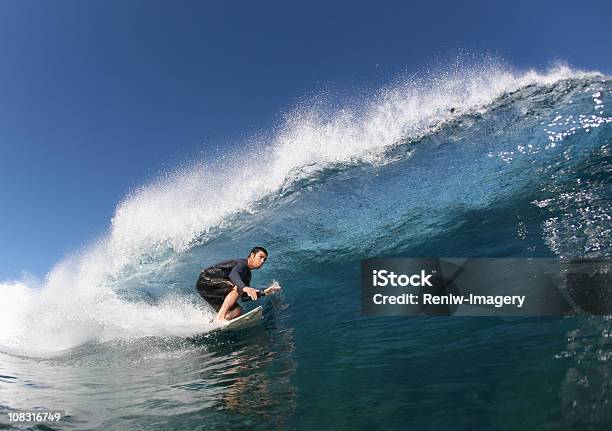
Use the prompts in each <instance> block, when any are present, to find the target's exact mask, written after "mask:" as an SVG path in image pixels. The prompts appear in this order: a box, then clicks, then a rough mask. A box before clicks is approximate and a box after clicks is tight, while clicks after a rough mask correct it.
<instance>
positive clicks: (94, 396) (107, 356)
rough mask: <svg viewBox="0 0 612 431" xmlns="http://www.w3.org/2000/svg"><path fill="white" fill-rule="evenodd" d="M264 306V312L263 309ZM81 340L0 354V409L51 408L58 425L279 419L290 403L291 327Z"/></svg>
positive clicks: (173, 425) (182, 425)
mask: <svg viewBox="0 0 612 431" xmlns="http://www.w3.org/2000/svg"><path fill="white" fill-rule="evenodd" d="M268 314H270V313H268ZM270 318H271V316H269V317H267V319H268V326H267V327H265V328H264V327H258V328H253V329H252V330H249V331H244V332H242V333H237V334H217V335H211V336H210V335H209V336H206V335H204V336H199V337H194V338H191V339H180V338H158V337H155V338H145V339H139V340H134V341H131V342H121V343H107V344H89V345H85V346H81V347H79V348H77V349H73V350H71V351H69V352H66V353H65V354H63V355H61V356H58V357H55V358H46V359H35V358H24V357H17V356H11V355H7V354H4V353H0V375H1V376H2V377H0V414H1V415H2V416H1V417H2V418H3V419H2V420H0V423H2V422H3V421H4V418H5V417H6V413H7V412H9V411H12V410H13V409H24V410H25V409H59V410H64V411H65V412H66V414H67V415H69V417H68V418H67V419H66V420H65V421H64V422H63V423H62V425H61V428H62V429H95V428H106V429H108V428H125V427H128V428H130V429H145V428H147V427H150V426H152V425H155V426H163V427H164V428H165V429H197V428H201V426H202V425H203V424H206V425H207V426H211V427H212V426H221V427H222V428H227V427H230V426H233V425H240V424H243V425H244V424H249V425H250V426H255V427H256V428H259V427H261V428H263V427H269V425H270V424H273V425H274V426H282V425H283V423H284V422H285V421H286V420H287V418H288V417H289V416H290V415H291V414H292V413H293V410H294V408H295V397H296V390H295V388H294V387H293V386H292V384H291V381H290V379H291V376H292V375H293V373H294V371H295V368H296V365H295V362H294V361H293V358H292V352H293V350H294V345H293V334H292V332H293V331H292V329H287V328H285V329H282V328H280V327H278V326H277V322H274V321H272V322H270Z"/></svg>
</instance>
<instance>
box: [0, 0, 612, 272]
mask: <svg viewBox="0 0 612 431" xmlns="http://www.w3.org/2000/svg"><path fill="white" fill-rule="evenodd" d="M413 3H416V2H407V1H401V2H400V1H397V2H385V1H370V2H363V3H360V2H355V1H330V0H328V1H324V2H319V1H311V0H309V1H302V2H290V1H286V0H285V1H261V2H259V1H244V2H233V1H225V2H222V1H219V2H214V3H213V2H204V1H164V2H158V1H150V0H148V1H125V0H122V1H109V0H107V1H89V0H88V1H81V0H76V1H53V0H49V1H23V0H19V1H7V0H3V1H0V62H1V63H0V202H1V205H2V206H1V213H0V214H1V216H0V217H1V218H0V280H6V279H9V278H18V277H19V276H20V272H21V271H22V270H26V271H28V272H30V273H33V274H36V275H38V276H41V275H44V274H45V273H46V271H47V270H48V269H49V268H50V267H51V266H52V265H53V264H54V263H55V262H57V261H58V260H60V259H61V258H62V257H63V256H64V255H65V254H66V253H69V252H71V251H74V250H76V249H78V248H79V247H81V246H82V245H83V244H84V243H86V242H87V241H89V240H91V239H94V238H95V237H97V236H98V235H100V234H101V233H103V232H104V230H105V229H106V228H107V226H108V224H109V221H110V219H111V217H112V214H113V210H114V208H115V206H116V204H117V202H118V201H119V200H120V199H121V197H122V196H124V195H125V193H126V192H127V191H128V190H129V189H130V188H133V187H135V186H137V185H139V184H143V183H146V182H147V181H149V180H151V179H152V178H154V177H155V176H156V175H157V174H159V173H160V172H164V171H168V170H171V169H172V168H173V167H175V166H176V165H177V164H178V163H180V162H183V161H187V160H190V159H196V158H199V157H200V156H201V154H202V153H204V154H206V152H207V151H210V150H211V149H212V148H217V147H224V146H226V145H230V144H231V145H233V144H236V143H239V142H240V141H241V139H244V138H246V137H248V136H250V135H253V134H255V133H257V132H258V131H262V130H263V131H265V130H269V129H270V127H272V125H274V124H275V122H277V121H278V120H279V116H280V114H282V112H283V111H286V110H288V109H289V108H290V107H291V106H292V105H293V104H295V103H296V101H298V100H299V99H300V98H303V97H304V96H307V95H312V94H316V93H317V92H319V91H321V90H324V89H331V90H333V91H340V92H349V93H350V91H351V89H363V88H365V87H370V88H377V87H379V86H381V85H383V84H384V83H387V82H389V80H390V79H391V78H393V77H395V76H397V75H398V74H401V73H404V72H414V71H419V70H420V68H422V67H423V65H426V64H431V63H432V62H438V63H440V62H441V63H443V62H444V60H445V59H450V60H452V58H453V57H454V56H455V55H456V54H457V53H459V52H460V51H462V52H468V53H474V54H493V55H496V56H499V57H501V58H503V59H505V60H507V61H508V62H509V63H510V64H512V65H514V66H517V67H519V68H527V67H537V68H545V67H546V66H547V65H549V64H550V63H551V62H552V61H554V60H557V59H561V60H565V61H567V62H568V63H569V64H570V65H572V66H576V67H578V68H585V69H598V70H601V71H603V72H607V73H610V72H611V71H612V55H611V48H610V47H612V25H611V24H612V6H611V3H610V2H606V1H588V0H580V1H572V2H565V1H536V0H530V1H505V2H501V1H472V2H467V1H466V2H464V1H449V2H442V1H427V2H425V1H423V2H420V3H421V4H420V5H417V4H413ZM377 65H378V66H377Z"/></svg>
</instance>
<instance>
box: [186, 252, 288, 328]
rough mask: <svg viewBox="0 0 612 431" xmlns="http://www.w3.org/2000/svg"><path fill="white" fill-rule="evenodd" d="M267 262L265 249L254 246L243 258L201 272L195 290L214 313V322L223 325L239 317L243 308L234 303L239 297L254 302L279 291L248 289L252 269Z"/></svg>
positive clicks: (276, 289)
mask: <svg viewBox="0 0 612 431" xmlns="http://www.w3.org/2000/svg"><path fill="white" fill-rule="evenodd" d="M267 259H268V252H267V250H266V249H265V248H263V247H254V248H253V249H252V250H251V252H250V253H249V256H248V257H247V258H246V259H243V258H236V259H230V260H225V261H223V262H219V263H217V264H215V265H213V266H210V267H208V268H206V269H205V270H204V271H202V272H201V273H200V276H199V277H198V281H197V283H196V288H197V290H198V293H199V294H200V295H201V296H202V298H204V300H205V301H206V302H207V303H208V304H210V306H211V307H213V308H214V309H215V311H217V317H216V318H215V320H214V321H215V322H226V321H228V320H232V319H235V318H236V317H238V316H240V314H242V307H240V306H239V305H238V304H237V301H238V298H241V299H244V300H249V299H251V300H253V301H256V300H257V299H259V298H260V297H262V296H265V295H269V294H271V293H274V292H276V291H278V290H280V287H279V286H271V287H268V288H266V289H263V290H261V289H255V288H253V287H250V286H249V285H250V284H251V270H252V269H259V268H261V267H262V266H263V264H264V263H265V261H266V260H267Z"/></svg>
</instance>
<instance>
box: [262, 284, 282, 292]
mask: <svg viewBox="0 0 612 431" xmlns="http://www.w3.org/2000/svg"><path fill="white" fill-rule="evenodd" d="M279 290H281V287H280V286H279V285H278V284H276V283H275V284H274V285H273V286H270V287H267V288H265V289H264V293H265V294H266V295H269V294H271V293H274V292H278V291H279Z"/></svg>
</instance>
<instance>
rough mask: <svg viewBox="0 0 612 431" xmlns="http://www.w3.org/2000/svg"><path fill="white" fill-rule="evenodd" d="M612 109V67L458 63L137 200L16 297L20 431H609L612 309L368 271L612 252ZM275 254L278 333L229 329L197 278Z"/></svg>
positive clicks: (219, 159)
mask: <svg viewBox="0 0 612 431" xmlns="http://www.w3.org/2000/svg"><path fill="white" fill-rule="evenodd" d="M610 97H612V78H610V77H607V76H604V75H601V74H599V73H585V72H579V71H573V70H570V69H568V68H564V67H560V68H557V69H555V70H552V71H549V72H547V73H544V74H538V73H535V72H526V73H518V72H512V71H509V70H507V68H504V67H502V66H496V65H485V66H481V67H470V68H463V69H457V70H453V71H449V72H446V73H438V74H436V75H435V76H427V77H421V78H412V79H408V80H405V81H402V82H398V83H396V84H394V85H392V86H389V87H388V88H385V89H381V90H380V91H377V92H375V93H374V94H372V95H371V97H369V98H367V99H366V100H360V101H358V102H356V101H352V102H351V104H347V105H342V104H341V103H340V104H338V103H329V102H328V101H321V100H314V101H312V102H311V103H308V104H305V105H304V106H299V107H297V108H296V109H295V110H294V111H293V112H291V113H290V114H288V115H287V117H286V118H285V120H284V122H283V124H282V125H280V126H279V127H278V129H277V130H274V131H271V132H270V133H269V134H268V135H267V136H266V137H259V138H256V139H255V138H254V139H253V140H252V141H251V142H248V143H246V144H245V146H244V151H243V153H242V154H241V155H239V156H235V157H237V158H233V159H230V158H224V157H223V156H216V157H214V158H210V159H205V160H200V161H197V162H194V163H193V164H192V165H190V166H188V167H186V168H184V169H182V170H179V171H177V172H174V173H170V174H168V175H167V176H165V177H163V178H160V179H159V180H158V181H157V182H155V183H153V184H149V185H146V186H143V187H142V188H140V189H138V190H134V191H133V192H132V193H130V194H129V195H128V196H126V198H125V199H124V200H123V201H122V202H121V203H120V204H119V205H118V207H117V210H116V213H115V216H114V218H113V220H112V223H111V227H110V229H109V232H108V234H107V235H105V236H103V237H101V238H100V239H98V240H97V241H95V242H93V243H92V244H90V245H89V246H87V247H85V248H84V249H83V250H82V251H80V252H77V253H75V255H74V256H71V257H69V258H67V259H66V260H64V261H62V262H60V263H59V264H58V265H57V266H56V267H55V268H54V269H53V270H52V271H51V272H50V273H49V274H48V276H47V277H46V279H45V280H44V281H43V282H40V283H37V282H35V281H30V280H21V281H15V282H4V283H2V284H1V285H0V289H2V290H3V298H4V299H3V302H2V304H0V414H1V415H2V416H1V418H0V423H2V424H3V426H5V427H8V428H11V427H14V428H26V427H27V426H23V425H16V424H9V423H8V421H7V420H6V414H7V413H8V412H11V411H15V410H17V409H37V408H45V409H60V410H65V412H66V414H67V416H66V418H65V419H64V420H63V421H62V423H61V424H59V425H50V427H51V428H53V429H54V428H57V429H151V428H159V429H176V430H189V429H193V430H199V429H232V428H243V427H250V428H252V429H253V428H254V429H269V428H270V427H274V428H282V429H313V428H323V429H355V428H358V429H360V428H364V429H366V428H368V429H369V428H375V429H379V428H380V429H382V428H386V429H466V430H467V429H501V430H506V429H508V430H511V429H512V430H514V429H521V430H523V429H554V430H559V429H594V430H600V429H601V430H604V429H610V427H611V426H612V409H611V408H610V405H611V403H612V389H611V386H612V367H611V364H612V345H611V342H610V331H611V329H612V327H611V323H610V319H609V317H563V318H467V317H461V318H460V317H419V318H416V317H376V318H373V317H363V316H361V305H360V298H361V296H360V294H361V292H360V261H361V259H364V258H369V257H383V256H385V257H390V256H401V257H424V256H436V257H610V255H611V253H612V221H611V214H612V211H611V209H612V204H611V201H610V199H611V197H612V186H611V173H612V158H611V155H610V150H611V144H612V110H611V107H610V103H609V100H608V99H610ZM228 166H232V167H238V168H237V169H231V170H228V169H227V167H228ZM229 197H231V199H230V198H229ZM236 202H238V204H236ZM254 245H263V246H265V247H266V248H267V249H268V250H269V251H270V257H269V260H268V262H267V263H266V265H265V266H264V267H263V268H262V269H261V270H259V271H255V272H254V278H253V285H254V286H265V285H269V284H271V283H272V282H273V281H274V280H276V281H278V282H279V283H280V284H281V285H282V286H283V290H282V293H280V294H278V295H276V296H275V297H271V298H265V299H264V300H263V306H264V321H263V324H262V325H261V326H260V327H257V328H254V329H251V330H248V331H244V332H240V333H234V334H210V333H208V331H209V330H210V329H211V326H210V325H209V324H208V323H207V319H208V318H210V317H211V316H212V312H211V311H210V310H209V309H207V308H206V306H205V305H204V304H203V303H202V301H201V299H200V298H199V297H198V296H197V294H196V292H195V289H194V284H195V280H196V278H197V275H198V272H199V271H200V269H201V268H203V267H206V266H208V265H210V264H212V263H215V262H217V261H220V260H223V259H225V258H228V257H238V256H244V255H246V254H247V253H248V251H249V250H250V248H251V247H252V246H254ZM247 306H252V304H247ZM48 425H49V424H48Z"/></svg>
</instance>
